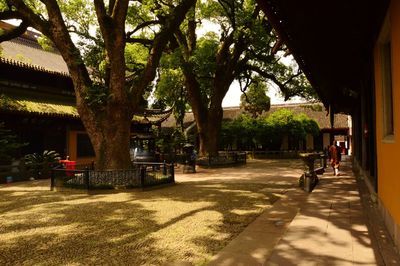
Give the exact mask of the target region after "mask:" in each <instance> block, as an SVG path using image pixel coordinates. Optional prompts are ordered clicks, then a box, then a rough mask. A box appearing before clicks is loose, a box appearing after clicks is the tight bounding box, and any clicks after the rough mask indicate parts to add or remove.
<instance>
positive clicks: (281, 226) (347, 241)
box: [208, 163, 400, 266]
mask: <svg viewBox="0 0 400 266" xmlns="http://www.w3.org/2000/svg"><path fill="white" fill-rule="evenodd" d="M359 185H360V184H357V181H356V178H355V177H354V175H353V173H352V171H351V169H350V167H349V165H348V164H347V166H346V164H345V163H344V164H343V167H342V170H341V175H340V176H333V175H332V173H330V172H329V169H328V172H327V173H325V174H324V175H323V176H322V177H321V178H320V182H319V184H318V186H317V187H316V189H314V191H313V192H312V193H311V194H307V193H305V192H303V191H300V190H296V191H289V192H288V193H287V194H286V195H285V197H284V198H282V199H281V200H279V201H278V202H276V203H275V204H274V206H273V207H272V208H270V209H268V210H266V211H265V212H264V213H263V214H262V215H260V216H259V217H258V218H257V219H256V220H255V221H254V222H253V223H252V224H250V225H249V226H248V227H247V228H246V229H245V230H244V231H243V232H242V233H241V234H240V235H239V236H238V237H237V238H235V239H234V240H233V241H232V242H231V243H230V244H229V245H228V246H226V247H225V248H224V249H223V250H222V251H221V252H220V253H218V254H217V255H216V256H214V258H213V259H212V260H211V261H210V263H209V264H208V265H223V266H225V265H307V266H308V265H400V260H399V257H398V254H397V253H396V252H394V249H393V245H392V244H391V243H386V244H383V245H382V244H381V242H382V241H381V240H382V239H377V237H376V234H374V231H377V230H379V232H380V233H381V234H383V233H382V232H383V231H384V230H382V226H381V225H380V224H381V223H380V222H379V221H378V219H377V218H376V214H374V215H372V214H371V212H369V210H368V209H366V208H365V206H364V205H365V203H364V202H362V200H361V198H360V193H359V188H358V187H359ZM364 192H365V191H364ZM374 228H378V229H374ZM383 240H384V241H386V242H390V241H388V240H387V238H386V237H383Z"/></svg>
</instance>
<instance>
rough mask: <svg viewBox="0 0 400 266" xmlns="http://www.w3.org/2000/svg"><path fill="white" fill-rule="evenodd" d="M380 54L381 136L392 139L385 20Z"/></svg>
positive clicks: (388, 45)
mask: <svg viewBox="0 0 400 266" xmlns="http://www.w3.org/2000/svg"><path fill="white" fill-rule="evenodd" d="M380 54H381V71H382V108H383V110H382V114H383V136H384V138H385V139H387V140H393V136H394V120H393V87H392V46H391V41H390V25H389V23H388V19H386V20H385V23H384V26H383V28H382V32H381V36H380Z"/></svg>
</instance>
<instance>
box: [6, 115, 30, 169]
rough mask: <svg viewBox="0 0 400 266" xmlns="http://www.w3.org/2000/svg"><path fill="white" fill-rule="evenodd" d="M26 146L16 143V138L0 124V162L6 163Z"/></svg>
mask: <svg viewBox="0 0 400 266" xmlns="http://www.w3.org/2000/svg"><path fill="white" fill-rule="evenodd" d="M26 145H27V143H20V142H18V139H17V136H16V135H13V134H12V132H11V130H9V129H6V128H5V125H4V123H2V122H1V123H0V162H8V161H9V160H11V159H12V158H13V156H14V155H15V154H14V153H15V152H16V151H17V150H18V149H20V148H22V147H24V146H26Z"/></svg>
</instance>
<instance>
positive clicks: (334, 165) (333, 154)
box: [329, 141, 339, 175]
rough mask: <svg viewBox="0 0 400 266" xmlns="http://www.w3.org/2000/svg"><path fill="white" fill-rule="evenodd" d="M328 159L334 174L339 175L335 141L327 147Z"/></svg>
mask: <svg viewBox="0 0 400 266" xmlns="http://www.w3.org/2000/svg"><path fill="white" fill-rule="evenodd" d="M329 159H330V163H331V166H332V169H333V174H334V175H339V160H338V148H337V147H336V145H335V141H333V142H332V145H331V146H330V147H329Z"/></svg>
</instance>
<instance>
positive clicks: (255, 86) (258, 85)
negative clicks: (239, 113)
mask: <svg viewBox="0 0 400 266" xmlns="http://www.w3.org/2000/svg"><path fill="white" fill-rule="evenodd" d="M266 92H267V86H266V84H265V83H264V82H262V81H258V82H252V83H251V84H250V86H249V88H248V89H247V90H246V92H245V93H243V94H242V96H241V97H240V106H241V107H242V108H243V109H244V110H246V111H247V112H249V113H250V114H251V115H252V116H253V117H256V116H257V115H260V114H262V112H264V111H268V110H269V108H270V107H271V99H270V98H269V97H268V96H267V94H266Z"/></svg>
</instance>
